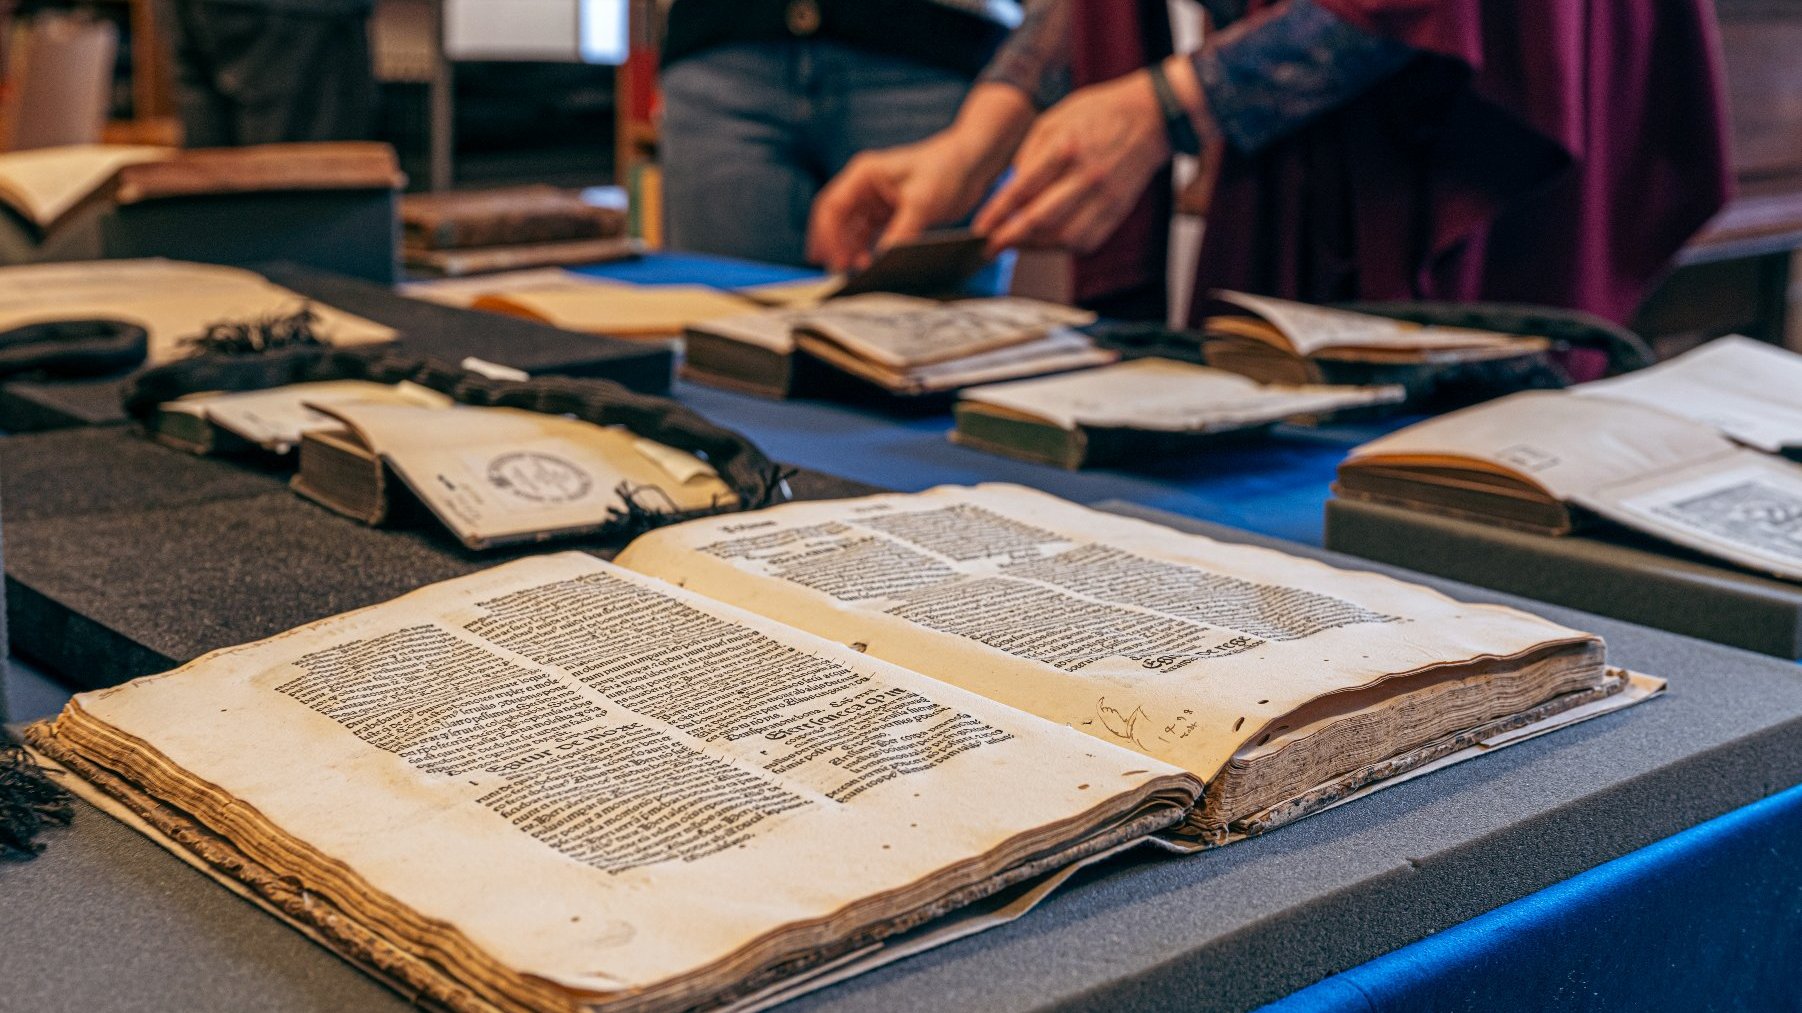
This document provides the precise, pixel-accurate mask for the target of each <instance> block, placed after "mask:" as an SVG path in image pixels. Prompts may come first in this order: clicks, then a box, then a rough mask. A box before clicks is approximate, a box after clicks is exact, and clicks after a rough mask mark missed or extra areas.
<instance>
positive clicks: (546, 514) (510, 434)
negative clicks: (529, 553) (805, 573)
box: [293, 401, 736, 549]
mask: <svg viewBox="0 0 1802 1013" xmlns="http://www.w3.org/2000/svg"><path fill="white" fill-rule="evenodd" d="M312 407H315V408H317V409H318V410H320V411H322V412H323V413H325V414H326V415H329V416H330V417H331V418H333V419H334V420H335V421H336V423H337V425H336V426H335V427H333V428H329V429H328V428H313V429H309V430H308V431H307V432H306V434H305V435H304V436H303V437H302V439H301V441H300V469H299V471H298V472H297V473H296V474H295V476H294V480H293V485H294V489H295V491H296V492H298V493H300V494H301V495H303V496H305V497H307V498H308V499H311V500H314V501H315V502H318V503H320V504H322V505H324V506H326V507H329V508H331V509H332V510H335V511H337V512H338V513H341V514H344V515H346V516H348V517H351V518H354V519H356V520H359V521H362V522H363V523H365V524H381V523H383V522H385V521H387V520H388V519H389V517H390V515H391V512H392V511H393V510H394V509H395V507H396V501H397V499H398V500H400V501H401V502H403V503H405V504H407V505H409V506H410V505H411V503H413V502H418V503H419V504H422V505H423V506H424V507H425V509H426V510H427V511H429V512H430V513H431V514H432V515H433V516H434V517H436V518H437V519H438V520H439V521H440V522H442V523H443V525H444V526H445V527H446V528H448V529H449V530H450V531H451V533H452V534H454V535H456V536H457V538H458V540H459V541H461V542H462V543H463V544H464V545H466V546H468V547H469V548H471V549H485V548H490V547H493V546H497V545H505V544H511V543H517V542H525V541H540V540H544V539H548V538H556V537H565V536H573V535H579V534H583V533H587V532H591V531H595V530H599V529H600V528H603V527H605V526H606V525H608V524H609V523H610V522H611V521H612V520H613V519H614V515H615V513H616V512H618V511H623V510H625V509H626V508H627V505H628V503H627V500H628V499H630V500H631V502H632V503H633V504H635V505H636V506H638V507H641V508H644V509H649V510H655V511H660V512H684V511H690V510H704V509H711V508H714V507H718V506H721V505H725V504H730V503H733V502H735V501H736V498H735V496H734V494H733V493H732V490H731V489H730V488H729V487H728V486H727V485H726V484H725V483H724V482H723V481H721V480H720V478H719V476H718V475H717V474H716V473H715V472H714V470H713V468H712V467H711V466H709V465H708V464H707V463H706V462H704V461H702V460H700V459H699V458H697V457H695V456H694V455H692V454H688V453H684V452H683V451H679V450H675V449H673V448H670V447H666V446H664V445H662V444H659V443H655V442H653V441H651V440H647V439H644V438H642V437H639V436H636V435H634V434H632V433H631V432H629V431H627V430H624V429H620V428H617V427H610V426H599V425H595V424H594V423H592V422H584V421H581V420H579V419H573V418H567V417H565V416H561V415H549V414H545V413H543V412H532V411H525V410H521V409H515V408H477V407H471V406H467V405H452V406H449V407H420V406H417V405H402V404H384V403H377V402H371V401H335V402H331V403H325V404H315V405H313V406H312ZM390 475H392V476H393V477H394V478H397V479H398V480H399V482H400V486H401V488H398V489H397V488H394V487H393V486H392V485H391V484H390V479H389V476H390ZM403 490H404V491H403Z"/></svg>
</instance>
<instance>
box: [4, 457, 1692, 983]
mask: <svg viewBox="0 0 1802 1013" xmlns="http://www.w3.org/2000/svg"><path fill="white" fill-rule="evenodd" d="M1657 686H1658V684H1657V683H1656V681H1655V680H1646V679H1644V678H1643V677H1630V676H1627V675H1625V674H1623V673H1620V672H1618V671H1617V670H1612V669H1609V668H1608V667H1607V666H1606V664H1605V657H1604V647H1603V645H1602V644H1601V642H1600V641H1599V640H1598V639H1597V638H1595V637H1593V636H1590V635H1588V634H1584V633H1581V632H1578V631H1575V630H1571V629H1567V628H1564V627H1561V626H1558V625H1556V624H1553V623H1549V622H1546V621H1544V620H1541V619H1538V618H1535V617H1533V616H1529V615H1526V614H1524V613H1520V612H1517V611H1514V610H1511V609H1507V608H1499V607H1495V606H1485V605H1470V604H1464V603H1459V602H1456V601H1453V600H1451V599H1448V598H1446V597H1444V596H1442V595H1440V594H1438V593H1436V592H1433V591H1429V590H1427V589H1424V588H1420V587H1416V586H1413V585H1409V584H1406V583H1403V582H1400V581H1396V580H1393V579H1391V578H1388V577H1382V576H1378V575H1374V574H1364V573H1353V572H1348V571H1344V570H1339V569H1336V568H1333V567H1330V566H1326V565H1323V564H1320V563H1316V562H1313V561H1309V560H1304V559H1299V558H1295V557H1290V556H1287V555H1285V554H1283V553H1280V552H1275V551H1271V550H1267V549H1258V548H1250V547H1245V546H1235V545H1227V544H1223V543H1219V542H1215V541H1212V540H1210V539H1206V538H1201V537H1196V536H1190V535H1184V534H1179V533H1177V532H1173V531H1171V530H1169V529H1167V528H1162V527H1159V526H1157V525H1152V524H1147V523H1144V522H1140V521H1135V520H1130V519H1126V518H1121V517H1118V516H1114V515H1108V514H1100V513H1096V512H1093V511H1089V510H1086V509H1083V508H1081V507H1076V506H1074V505H1071V504H1068V503H1063V502H1061V501H1058V500H1055V499H1053V498H1051V497H1048V496H1045V495H1042V494H1039V493H1034V492H1030V491H1027V490H1024V489H1018V488H1013V487H1001V486H984V487H979V488H975V489H955V488H943V489H938V490H934V491H932V492H928V493H924V494H920V495H914V496H903V495H892V496H877V497H870V498H865V499H856V500H846V501H840V502H828V503H819V504H807V505H802V504H796V505H789V506H784V507H779V508H775V509H772V510H769V511H766V512H762V513H758V514H745V515H735V516H733V517H731V518H713V519H708V520H704V521H698V522H690V523H688V524H683V525H678V526H675V527H670V528H665V529H661V530H659V531H656V532H653V533H651V534H649V535H647V536H643V537H641V538H640V539H638V540H637V541H636V542H635V543H634V544H633V545H632V546H631V547H630V548H628V550H627V551H626V553H625V554H623V555H622V556H621V557H620V559H619V561H618V565H609V564H605V563H601V562H599V561H597V560H593V559H590V558H587V557H585V556H581V555H578V554H573V553H570V554H562V555H550V556H540V557H535V558H532V559H528V560H522V561H519V562H516V563H511V564H507V565H505V566H501V567H496V568H493V569H490V570H487V571H484V572H482V573H478V574H474V575H471V576H469V577H465V578H461V579H458V580H455V581H450V582H446V583H444V584H439V585H434V586H432V587H429V588H426V589H423V590H421V591H418V592H415V593H413V594H411V595H408V596H406V597H403V598H401V599H398V600H396V601H394V602H390V603H388V604H385V605H380V606H376V607H373V608H367V609H363V610H360V611H358V612H354V613H350V614H348V615H344V616H340V617H337V618H334V619H329V620H324V621H322V622H319V623H315V624H312V625H310V626H307V627H303V628H302V629H299V630H296V631H293V632H291V633H288V634H284V635H282V636H278V637H274V638H271V639H269V640H266V641H263V642H261V643H257V644H252V645H248V646H246V647H240V648H232V649H227V650H224V651H219V652H215V653H214V654H212V655H209V656H207V657H205V658H202V659H200V660H199V661H196V662H193V663H191V664H189V665H187V666H184V667H183V668H181V669H178V670H176V671H175V672H172V673H169V674H166V675H161V676H152V677H149V678H145V679H140V680H137V681H135V682H132V683H129V684H127V685H125V686H123V687H119V688H116V689H112V690H108V691H103V692H99V693H89V694H83V695H81V696H78V697H77V698H76V699H75V700H74V701H72V702H71V703H70V705H69V706H68V707H67V708H66V709H65V711H64V712H63V714H62V715H61V716H60V717H58V718H57V719H56V720H55V722H54V723H50V724H39V725H35V726H33V727H32V728H30V729H29V730H28V732H27V735H28V738H29V740H30V741H31V742H32V743H33V744H34V745H35V746H36V747H37V748H38V749H39V750H41V751H42V752H44V753H46V754H48V755H50V756H51V757H53V758H54V759H55V760H57V761H59V762H61V763H63V764H65V765H66V766H67V767H69V768H70V769H71V770H73V771H74V772H76V773H77V774H78V775H80V776H81V778H82V779H84V781H83V783H85V785H86V786H85V787H83V788H82V790H83V791H84V792H87V793H90V794H91V793H95V792H101V793H105V794H106V795H107V796H108V797H109V798H111V799H112V800H113V804H114V805H115V806H123V807H124V808H126V809H128V810H129V811H130V812H131V813H132V814H133V816H135V818H137V819H138V820H140V821H142V823H143V824H145V825H147V827H148V828H149V829H150V830H151V831H152V832H153V833H154V834H155V835H156V839H157V840H158V841H159V843H162V844H163V845H164V846H166V847H170V848H172V849H175V850H177V851H179V852H182V853H184V854H186V855H187V856H188V857H189V858H190V859H191V860H193V861H195V862H197V863H199V864H201V865H202V866H204V867H206V868H209V869H211V870H212V871H213V873H214V874H215V875H216V876H219V877H221V878H229V879H232V880H233V881H235V882H236V883H237V884H238V885H239V887H240V888H242V889H246V890H248V891H250V892H252V893H253V894H255V895H256V896H258V897H259V898H260V899H262V900H263V901H264V902H265V903H266V904H267V905H268V906H270V907H272V908H274V909H277V910H279V911H281V912H282V913H283V914H284V915H285V916H286V917H288V918H290V919H292V920H294V921H296V922H298V923H300V924H301V925H302V926H303V927H304V928H306V929H308V930H309V932H310V934H312V935H313V936H314V938H317V939H319V940H321V941H322V942H325V943H326V944H327V945H331V946H333V947H334V948H335V949H337V950H339V951H340V952H342V953H345V954H346V955H347V956H349V957H350V958H351V959H353V960H354V961H357V962H358V963H360V964H362V965H364V966H366V967H373V968H374V969H376V970H377V971H378V972H379V973H380V974H382V975H383V976H384V977H385V978H386V979H388V980H390V981H395V982H398V983H400V984H401V986H402V987H404V988H406V989H408V990H413V991H417V992H419V993H421V994H423V995H425V996H426V997H428V998H429V999H430V1000H432V1001H434V1002H438V1003H442V1004H444V1005H448V1006H451V1007H453V1008H459V1009H490V1008H496V1007H498V1008H558V1009H633V1010H638V1009H678V1008H699V1007H707V1006H711V1005H715V1004H718V1003H720V1002H724V1001H728V1000H731V999H735V998H740V997H747V996H756V995H758V994H759V993H762V994H764V995H766V996H767V995H769V994H771V993H770V990H772V989H782V988H784V987H787V988H788V990H789V991H788V993H786V994H792V993H793V992H794V991H798V990H802V989H805V988H806V987H807V985H808V978H807V976H808V975H809V974H810V973H814V972H822V971H828V970H830V971H834V972H837V973H838V974H841V975H842V974H847V973H850V972H851V971H853V970H855V969H856V968H857V967H859V966H860V964H859V961H860V960H863V959H873V957H872V950H873V949H874V948H876V947H877V946H878V945H879V944H880V943H881V942H882V941H883V940H884V939H885V938H888V937H890V936H892V935H894V934H896V933H901V932H905V931H907V930H910V929H913V928H915V927H917V926H920V925H922V924H925V923H928V922H930V921H932V920H933V919H936V918H940V917H942V916H944V915H947V914H951V913H954V912H956V911H957V910H958V909H960V908H962V907H964V906H966V905H969V904H971V903H973V902H975V901H978V900H981V899H983V898H985V897H1001V896H1005V895H1004V894H1003V893H1002V891H1005V890H1008V889H1010V888H1015V889H1017V888H1019V887H1021V886H1022V885H1024V884H1028V883H1030V882H1032V881H1033V880H1034V879H1035V878H1037V877H1042V876H1044V875H1046V874H1048V873H1051V872H1054V871H1055V870H1057V869H1059V868H1065V867H1068V866H1069V865H1070V864H1071V863H1073V862H1076V861H1079V860H1082V859H1084V858H1086V857H1088V856H1093V855H1097V854H1101V853H1105V852H1107V851H1109V850H1111V849H1115V848H1118V847H1120V846H1121V845H1123V844H1127V843H1130V842H1132V841H1134V840H1138V839H1143V838H1146V837H1147V835H1153V834H1156V835H1159V839H1160V840H1161V841H1162V842H1163V843H1165V844H1166V845H1168V846H1170V847H1172V848H1175V849H1177V850H1188V849H1191V848H1193V847H1196V846H1200V845H1204V844H1218V843H1223V842H1226V841H1230V840H1233V839H1236V838H1238V837H1241V836H1244V835H1246V834H1251V833H1258V832H1262V831H1266V830H1270V829H1273V828H1275V827H1278V826H1281V825H1282V824H1284V823H1287V822H1289V821H1291V820H1293V819H1296V818H1299V817H1301V816H1304V815H1307V814H1308V813H1311V812H1316V811H1319V810H1320V809H1323V808H1326V807H1328V806H1331V805H1335V804H1339V803H1341V802H1344V801H1346V800H1348V799H1350V798H1353V797H1355V796H1356V795H1358V794H1359V793H1361V792H1362V791H1366V790H1369V789H1370V788H1371V787H1373V786H1376V785H1381V784H1385V783H1393V782H1394V781H1395V780H1397V779H1399V778H1402V777H1406V776H1410V775H1411V774H1413V773H1418V772H1422V771H1426V770H1429V769H1432V768H1433V767H1435V766H1438V765H1443V764H1444V763H1447V762H1453V761H1455V760H1457V759H1461V758H1465V757H1468V756H1471V755H1475V754H1478V753H1480V752H1483V751H1485V750H1486V749H1489V748H1493V747H1495V746H1500V745H1506V744H1508V743H1510V742H1513V741H1518V740H1519V739H1520V738H1521V737H1524V736H1527V735H1531V734H1535V733H1537V732H1541V731H1546V730H1549V729H1551V728H1553V727H1556V726H1558V725H1560V724H1564V723H1569V722H1571V721H1576V720H1580V719H1582V718H1584V717H1588V716H1591V715H1593V714H1596V713H1601V712H1604V711H1607V710H1611V709H1614V708H1618V707H1621V706H1625V705H1627V704H1628V703H1631V702H1633V701H1635V700H1638V699H1643V698H1644V696H1645V695H1647V694H1649V693H1651V692H1655V691H1656V688H1657ZM327 782H329V788H330V790H329V791H325V790H322V788H321V786H322V785H325V784H327ZM303 898H304V902H303ZM813 980H814V981H815V982H817V981H819V980H824V979H819V978H816V979H813Z"/></svg>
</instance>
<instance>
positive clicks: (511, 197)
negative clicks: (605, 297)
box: [400, 185, 626, 250]
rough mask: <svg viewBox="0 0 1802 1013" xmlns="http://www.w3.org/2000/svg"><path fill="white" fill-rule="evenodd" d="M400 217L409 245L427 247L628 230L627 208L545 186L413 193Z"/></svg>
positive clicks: (582, 236) (597, 236)
mask: <svg viewBox="0 0 1802 1013" xmlns="http://www.w3.org/2000/svg"><path fill="white" fill-rule="evenodd" d="M400 219H401V230H402V233H403V236H404V239H405V243H406V245H407V246H409V247H412V248H415V249H424V250H446V249H466V248H469V247H479V246H514V245H522V244H529V243H531V244H535V243H556V242H567V241H570V240H576V239H609V238H616V237H620V236H623V235H625V232H626V216H625V214H624V213H623V212H620V211H616V210H613V209H611V208H600V207H595V206H594V205H592V204H589V203H587V202H586V201H584V200H582V197H581V195H580V194H578V193H576V192H575V191H573V190H564V189H561V188H559V187H554V186H545V185H531V186H509V187H499V188H494V189H487V190H459V191H455V192H451V193H427V194H412V195H409V196H407V197H405V198H403V199H402V200H401V209H400Z"/></svg>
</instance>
